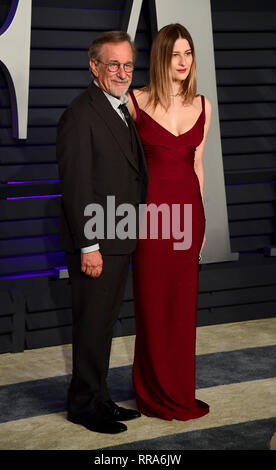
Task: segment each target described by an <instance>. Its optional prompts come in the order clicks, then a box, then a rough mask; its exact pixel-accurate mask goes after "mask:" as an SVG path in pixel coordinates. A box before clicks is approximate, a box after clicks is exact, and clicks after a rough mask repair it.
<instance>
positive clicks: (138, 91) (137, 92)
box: [133, 88, 149, 109]
mask: <svg viewBox="0 0 276 470" xmlns="http://www.w3.org/2000/svg"><path fill="white" fill-rule="evenodd" d="M133 94H134V96H135V98H136V100H137V102H138V104H139V107H140V108H142V109H143V108H144V106H145V105H146V104H147V102H148V97H149V92H148V91H147V90H146V89H145V88H135V89H134V90H133Z"/></svg>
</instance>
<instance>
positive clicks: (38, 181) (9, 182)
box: [5, 180, 60, 184]
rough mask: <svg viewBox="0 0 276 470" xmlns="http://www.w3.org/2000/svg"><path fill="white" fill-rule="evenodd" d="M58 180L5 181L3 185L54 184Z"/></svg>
mask: <svg viewBox="0 0 276 470" xmlns="http://www.w3.org/2000/svg"><path fill="white" fill-rule="evenodd" d="M59 181H60V180H30V181H7V182H6V183H5V184H26V183H55V182H59Z"/></svg>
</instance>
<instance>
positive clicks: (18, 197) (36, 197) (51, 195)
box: [6, 194, 62, 201]
mask: <svg viewBox="0 0 276 470" xmlns="http://www.w3.org/2000/svg"><path fill="white" fill-rule="evenodd" d="M42 197H62V194H47V195H44V196H16V197H7V198H6V201H10V200H12V199H39V198H42Z"/></svg>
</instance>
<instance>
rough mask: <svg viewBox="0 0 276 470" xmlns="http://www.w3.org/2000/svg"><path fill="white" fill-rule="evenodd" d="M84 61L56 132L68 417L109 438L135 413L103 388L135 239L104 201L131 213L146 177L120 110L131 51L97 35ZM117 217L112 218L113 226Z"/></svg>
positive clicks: (141, 199)
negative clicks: (69, 367)
mask: <svg viewBox="0 0 276 470" xmlns="http://www.w3.org/2000/svg"><path fill="white" fill-rule="evenodd" d="M89 58H90V62H89V63H90V69H91V72H92V74H93V78H94V80H93V82H92V83H91V84H90V85H89V87H88V89H87V90H86V91H85V92H84V93H82V94H81V95H80V96H78V97H77V98H76V99H75V100H74V101H73V102H72V103H71V105H70V106H69V107H68V108H67V109H66V111H65V112H64V113H63V115H62V117H61V119H60V122H59V125H58V132H57V160H58V167H59V174H60V180H61V188H62V194H63V198H62V213H61V236H62V240H63V244H64V247H65V250H66V254H67V265H68V271H69V276H70V278H71V283H72V311H73V325H72V326H73V329H72V337H73V338H72V350H73V373H72V381H71V384H70V388H69V392H68V419H69V420H70V421H72V422H74V423H78V424H82V425H83V426H85V427H86V428H88V429H90V430H93V431H98V432H104V433H117V432H121V431H125V430H126V429H127V427H126V425H125V424H124V423H121V422H120V421H124V420H129V419H133V418H137V417H139V416H140V413H139V412H138V411H137V410H132V409H125V408H122V407H119V406H118V405H116V404H115V403H114V402H113V401H112V400H111V399H110V395H109V392H108V389H107V385H106V377H107V373H108V367H109V357H110V348H111V342H112V328H113V326H114V324H115V322H116V320H117V318H118V312H119V308H120V304H121V301H122V299H123V294H124V289H125V284H126V280H127V276H128V270H129V262H130V257H131V254H132V253H133V251H134V250H135V246H136V236H135V237H131V236H130V237H129V238H127V237H125V236H123V237H122V236H121V234H120V233H119V234H118V233H117V231H116V228H115V230H114V227H113V230H112V227H111V229H110V223H111V222H112V221H111V219H110V214H108V203H107V201H108V197H110V196H112V197H113V199H112V200H113V201H114V210H115V211H116V209H117V207H118V206H120V205H121V204H125V203H128V204H129V205H131V207H132V208H134V213H136V215H137V216H138V206H139V204H140V203H145V197H146V188H147V179H148V174H147V170H146V164H145V159H144V155H143V150H142V147H141V143H140V141H139V138H138V136H137V133H136V129H135V126H134V123H133V122H132V121H131V118H130V116H129V115H128V113H127V109H126V106H125V104H126V102H127V97H126V92H127V90H128V88H129V86H130V83H131V80H132V73H133V63H134V59H135V46H134V45H133V43H132V42H131V40H130V38H129V36H128V35H127V34H126V33H125V32H121V31H120V32H108V33H104V34H103V35H101V36H100V37H99V38H97V39H96V40H95V41H93V43H92V44H91V46H90V49H89ZM91 204H92V205H93V204H98V205H99V206H97V207H100V208H102V209H103V214H104V217H103V220H101V222H102V223H103V224H104V235H103V236H101V237H99V238H97V234H98V230H96V231H95V232H93V230H88V227H89V225H87V221H88V220H89V219H88V217H87V215H86V214H87V213H89V214H90V216H91V215H92V209H91V206H90V205H91ZM95 207H96V206H95ZM86 208H88V209H86ZM89 208H90V209H89ZM85 209H86V211H85ZM119 220H122V218H121V219H120V217H119V216H118V217H117V218H116V223H117V222H118V221H119ZM98 235H99V234H98ZM136 235H137V231H136Z"/></svg>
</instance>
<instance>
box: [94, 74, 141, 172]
mask: <svg viewBox="0 0 276 470" xmlns="http://www.w3.org/2000/svg"><path fill="white" fill-rule="evenodd" d="M88 93H89V96H90V98H91V105H92V106H93V108H94V110H95V111H96V112H97V114H98V115H99V116H100V117H101V118H102V119H103V120H104V121H105V123H106V125H107V127H108V128H109V130H110V131H111V132H112V134H113V136H114V138H115V139H116V141H117V142H118V144H119V146H120V147H121V149H122V151H123V153H124V154H125V156H126V158H127V159H128V160H129V162H130V163H131V165H132V166H133V167H134V168H135V170H136V171H138V172H139V168H137V163H136V161H135V159H134V157H133V154H132V152H131V151H130V149H129V145H128V140H127V139H126V133H125V132H126V130H127V132H128V129H124V127H123V126H125V124H124V122H123V121H122V119H121V118H120V116H118V114H117V113H116V111H115V110H114V109H113V108H112V106H111V104H110V103H109V101H108V99H107V98H106V97H105V95H104V93H103V92H102V91H101V89H100V88H98V87H97V86H96V85H94V84H93V83H91V84H90V85H89V87H88ZM134 127H135V126H134ZM135 130H136V129H135Z"/></svg>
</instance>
